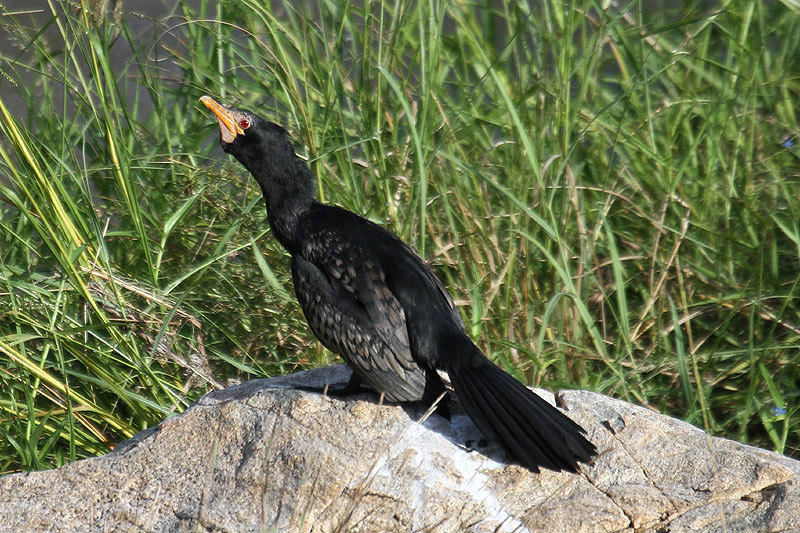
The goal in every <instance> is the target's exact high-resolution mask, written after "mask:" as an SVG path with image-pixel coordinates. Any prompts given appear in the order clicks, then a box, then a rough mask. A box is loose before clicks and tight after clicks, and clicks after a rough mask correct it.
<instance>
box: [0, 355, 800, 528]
mask: <svg viewBox="0 0 800 533" xmlns="http://www.w3.org/2000/svg"><path fill="white" fill-rule="evenodd" d="M348 376H349V370H347V369H346V368H345V367H343V366H334V367H326V368H322V369H317V370H313V371H309V372H301V373H298V374H294V375H292V376H284V377H281V378H273V379H266V380H262V379H260V380H253V381H249V382H247V383H244V384H242V385H238V386H235V387H230V388H228V389H226V390H223V391H219V392H214V393H211V394H208V395H206V396H204V397H203V398H201V399H200V400H199V401H198V402H197V403H196V404H195V405H193V406H192V407H191V408H190V409H188V410H187V411H186V412H184V413H183V414H180V415H177V416H175V417H173V418H170V419H169V420H166V421H164V422H163V423H161V424H159V425H158V426H156V427H154V428H150V429H148V430H146V431H143V432H141V433H139V434H138V435H136V436H135V437H134V438H133V439H131V440H129V441H126V442H125V443H122V444H120V445H119V446H118V447H117V449H116V450H114V452H112V453H110V454H108V455H106V456H103V457H97V458H93V459H86V460H83V461H77V462H75V463H72V464H70V465H67V466H65V467H63V468H59V469H56V470H50V471H44V472H31V473H24V474H14V475H8V476H5V477H2V478H0V530H2V531H42V530H46V531H201V530H207V531H231V532H233V531H320V532H328V531H369V532H372V531H653V532H656V531H671V532H676V531H798V530H800V463H799V462H797V461H793V460H791V459H788V458H786V457H783V456H780V455H777V454H775V453H771V452H767V451H764V450H760V449H757V448H752V447H749V446H745V445H742V444H738V443H736V442H732V441H728V440H725V439H720V438H714V437H709V436H707V435H706V434H705V433H703V432H702V431H700V430H699V429H697V428H695V427H693V426H691V425H689V424H686V423H684V422H681V421H678V420H675V419H672V418H669V417H666V416H662V415H659V414H657V413H654V412H652V411H649V410H647V409H644V408H641V407H636V406H633V405H630V404H628V403H625V402H622V401H619V400H614V399H611V398H608V397H605V396H602V395H599V394H594V393H590V392H582V391H564V392H562V393H560V394H559V400H560V405H561V406H562V407H563V408H564V409H566V411H567V412H568V414H569V416H570V417H572V418H573V419H574V420H575V421H576V422H578V423H579V424H581V425H582V426H583V427H584V428H587V430H588V436H589V438H590V439H591V440H592V442H594V443H595V445H596V446H597V448H598V450H599V451H600V454H599V456H598V457H597V458H596V460H595V461H594V463H593V464H592V465H584V466H583V468H582V472H581V473H580V474H568V473H557V472H551V471H542V472H541V473H539V474H533V473H531V472H529V471H528V470H526V469H524V468H522V467H519V466H516V465H513V464H507V463H505V462H504V461H506V458H505V456H504V453H503V452H502V450H500V449H499V448H497V447H496V445H494V444H493V443H491V442H488V443H487V442H486V441H485V439H483V438H482V437H481V436H480V434H479V433H478V432H477V429H475V427H474V426H473V425H472V423H471V422H470V421H469V419H468V418H467V417H466V416H465V415H463V414H460V413H458V412H454V414H453V416H452V417H451V420H450V421H448V420H446V419H443V418H441V417H439V416H438V415H433V416H431V417H430V418H428V419H427V420H426V421H425V422H424V423H422V424H419V423H417V420H419V419H420V418H421V417H422V416H423V415H424V412H423V410H422V409H421V408H418V407H409V406H405V407H400V406H396V405H380V403H379V402H378V400H377V397H376V396H375V395H372V394H360V395H355V396H350V397H347V398H345V399H339V398H330V397H326V396H323V395H322V394H319V393H314V392H306V391H301V390H293V387H295V386H298V385H301V386H321V385H322V384H324V383H326V382H327V383H340V382H343V381H345V380H346V379H347V377H348ZM537 392H540V391H537ZM541 394H542V395H543V396H545V397H547V395H548V393H545V392H543V391H542V392H541ZM550 399H551V400H552V395H550Z"/></svg>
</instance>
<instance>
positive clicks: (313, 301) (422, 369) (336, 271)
mask: <svg viewBox="0 0 800 533" xmlns="http://www.w3.org/2000/svg"><path fill="white" fill-rule="evenodd" d="M200 100H201V101H202V102H203V103H204V104H205V105H206V106H207V107H208V108H209V109H211V111H213V112H214V114H215V115H216V117H217V120H218V122H219V129H220V139H221V145H222V149H223V150H224V151H225V152H227V153H229V154H232V155H233V156H234V157H235V158H236V159H238V160H239V162H240V163H241V164H242V165H244V166H245V168H247V170H248V171H250V173H251V174H252V175H253V177H254V178H255V179H256V181H257V182H258V184H259V185H260V186H261V191H262V192H263V194H264V200H266V203H267V218H268V219H269V224H270V226H271V228H272V232H273V234H274V235H275V238H277V239H278V241H280V243H281V244H282V245H283V246H284V248H286V250H287V251H288V252H289V253H290V254H291V256H292V279H293V280H294V287H295V293H296V295H297V299H298V300H299V302H300V306H301V307H302V308H303V313H304V314H305V317H306V320H307V321H308V324H309V326H311V330H312V331H313V332H314V334H315V335H316V336H317V338H318V339H319V340H320V341H321V342H322V344H324V345H325V346H326V347H327V348H328V349H330V350H331V351H333V352H335V353H337V354H339V355H340V356H341V357H342V358H343V359H344V360H345V361H346V362H347V364H348V365H349V366H350V368H352V370H353V377H352V378H351V380H350V383H349V384H348V386H347V387H346V389H351V388H353V387H356V388H357V387H358V384H359V382H363V383H366V384H367V385H369V386H370V387H371V388H372V389H373V390H375V391H376V392H378V393H383V394H384V395H385V398H386V399H387V400H389V401H397V402H409V401H422V400H425V401H431V400H433V399H435V398H436V397H438V396H439V394H440V393H442V392H444V391H445V390H446V389H445V385H444V383H443V381H442V378H441V377H440V375H439V373H438V372H437V371H442V372H444V373H446V375H447V377H448V378H449V380H450V382H451V384H452V388H453V389H454V390H455V393H456V395H457V396H458V399H459V400H460V401H461V403H462V405H463V406H464V410H465V411H466V412H467V414H468V415H469V416H470V418H471V419H472V421H473V422H474V423H475V425H476V426H478V428H479V429H480V430H481V431H482V432H483V433H484V434H485V435H486V436H489V437H495V438H497V439H498V440H499V441H500V442H501V443H502V444H503V445H504V446H505V448H506V450H507V451H508V452H510V453H511V455H512V456H513V457H514V458H516V460H517V461H518V462H519V463H521V464H522V465H524V466H526V467H528V468H529V469H531V470H533V471H534V472H538V471H539V467H545V468H549V469H552V470H569V471H573V472H574V471H576V468H577V463H578V461H582V462H588V461H589V460H590V459H591V457H592V456H593V455H594V454H595V453H596V449H595V447H594V445H592V443H590V442H589V441H588V440H586V439H585V438H584V436H583V434H585V431H584V429H583V428H581V427H580V426H579V425H577V424H576V423H575V422H573V421H572V420H570V419H569V418H567V417H566V416H565V415H564V414H562V413H561V411H559V410H558V409H556V408H554V407H552V406H551V405H550V404H549V403H547V402H546V401H545V400H543V399H541V398H540V397H539V396H537V395H536V394H535V393H533V392H531V391H530V390H528V389H527V388H526V387H525V386H524V385H522V384H521V383H520V382H519V381H517V380H516V379H514V378H513V377H511V376H510V375H509V374H507V373H506V372H504V371H503V370H501V369H500V368H499V367H498V366H496V365H495V364H493V363H492V362H491V361H489V360H488V359H487V358H486V356H485V355H483V353H482V352H481V351H480V350H479V349H478V348H477V347H476V346H475V345H474V344H473V343H472V341H471V340H470V339H469V338H468V337H467V335H466V332H465V328H464V323H463V321H462V320H461V315H460V314H459V312H458V310H457V309H456V307H455V305H454V304H453V298H452V297H451V296H450V294H449V293H448V292H447V289H445V287H444V285H443V284H442V282H441V281H439V279H438V278H437V277H436V276H435V275H434V273H433V271H432V270H431V269H430V267H429V266H428V265H427V264H426V263H425V262H424V261H423V260H422V259H421V258H420V257H419V256H418V255H417V254H416V253H415V252H414V251H413V250H412V249H411V248H410V247H409V246H408V245H407V244H405V243H404V242H403V241H401V240H400V239H399V238H397V237H396V236H395V235H393V234H392V233H390V232H389V231H387V230H386V229H384V228H382V227H380V226H378V225H376V224H373V223H372V222H370V221H368V220H366V219H365V218H362V217H360V216H359V215H356V214H355V213H351V212H350V211H346V210H345V209H342V208H340V207H336V206H332V205H326V204H323V203H320V202H318V201H317V200H316V198H315V196H316V182H317V180H316V178H315V176H314V175H313V174H312V173H311V170H310V169H309V168H308V167H307V166H306V164H305V163H304V162H303V161H302V160H300V159H299V158H298V157H297V155H296V154H295V152H294V149H293V148H292V143H291V140H290V138H289V134H288V133H287V132H286V130H284V129H283V128H281V127H280V126H278V125H277V124H274V123H272V122H269V121H267V120H264V119H263V118H261V117H259V116H257V115H255V114H253V113H250V112H248V111H243V110H241V109H236V108H231V107H226V106H223V105H221V104H219V103H217V102H215V101H214V100H213V99H212V98H211V97H209V96H203V97H202V98H201V99H200Z"/></svg>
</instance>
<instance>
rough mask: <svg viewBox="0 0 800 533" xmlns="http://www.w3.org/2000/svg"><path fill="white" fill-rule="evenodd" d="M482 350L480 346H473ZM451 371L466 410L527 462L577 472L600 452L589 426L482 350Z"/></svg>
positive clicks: (530, 465) (535, 467)
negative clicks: (478, 356)
mask: <svg viewBox="0 0 800 533" xmlns="http://www.w3.org/2000/svg"><path fill="white" fill-rule="evenodd" d="M474 349H475V350H477V348H474ZM472 362H473V363H474V364H466V365H454V366H455V368H451V369H449V370H448V374H449V377H450V380H451V382H452V385H453V388H454V389H455V392H456V395H457V396H458V398H459V400H460V401H461V403H462V405H463V406H464V410H465V411H466V412H467V414H468V415H469V416H470V418H471V419H472V421H473V422H474V423H475V425H476V426H478V429H480V430H481V431H482V432H483V433H484V434H486V435H487V436H491V437H496V438H497V439H498V440H499V441H500V442H501V443H502V444H503V445H504V446H505V448H506V449H507V450H508V451H509V452H510V453H511V454H512V455H513V456H514V457H515V458H516V459H517V460H518V461H519V462H520V463H521V464H522V465H524V466H526V467H528V468H530V469H531V470H533V471H534V472H538V471H539V467H544V468H549V469H551V470H567V471H570V472H575V471H576V470H577V466H578V462H579V461H580V462H587V461H589V460H590V459H591V458H592V456H593V455H594V454H595V453H596V452H597V450H596V448H595V447H594V445H593V444H592V443H591V442H589V441H588V440H586V438H585V437H584V436H583V435H584V434H585V433H586V432H585V430H584V429H583V428H582V427H581V426H579V425H578V424H576V423H575V422H573V421H572V420H570V419H569V418H568V417H567V416H566V415H564V414H563V413H562V412H561V411H559V410H558V409H556V408H555V407H553V406H552V405H550V404H549V403H548V402H547V401H545V400H543V399H542V398H540V397H539V396H538V395H536V394H535V393H534V392H532V391H530V390H529V389H528V388H527V387H525V386H524V385H523V384H522V383H520V382H519V381H517V380H516V379H514V378H513V377H511V376H510V375H508V374H507V373H505V372H504V371H503V370H502V369H500V368H499V367H497V366H495V365H494V364H492V363H491V362H490V361H489V360H488V359H485V358H484V357H483V355H481V360H477V361H476V360H475V359H473V361H472Z"/></svg>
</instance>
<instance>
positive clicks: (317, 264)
mask: <svg viewBox="0 0 800 533" xmlns="http://www.w3.org/2000/svg"><path fill="white" fill-rule="evenodd" d="M292 271H293V275H294V278H295V291H296V293H297V297H298V300H299V301H300V304H301V306H302V307H303V311H304V313H305V314H306V318H307V319H308V322H309V325H310V326H311V328H312V329H313V330H314V333H315V334H316V335H317V337H319V339H320V340H321V341H322V342H323V344H325V345H326V346H327V347H328V348H330V349H331V350H333V351H335V352H337V353H339V355H341V356H342V357H343V358H344V359H345V360H347V361H348V362H349V363H351V366H354V367H359V368H360V369H361V370H362V372H360V373H361V374H362V376H363V378H364V380H365V381H367V383H368V384H369V385H370V386H372V387H373V388H377V389H379V390H383V391H386V390H387V389H388V388H389V387H398V386H399V385H398V384H397V383H395V382H394V381H398V382H404V383H405V386H406V387H411V388H412V389H414V394H413V395H417V394H421V390H419V391H418V390H417V389H418V388H420V387H421V388H424V369H422V368H421V367H420V365H419V364H418V363H417V362H416V361H415V360H414V358H413V356H412V353H411V348H410V343H409V338H408V329H407V325H406V315H405V312H404V310H403V307H402V305H401V304H400V302H399V301H398V300H397V298H396V297H395V296H394V294H393V293H392V291H391V290H390V289H389V287H388V286H387V284H386V275H385V272H384V271H383V268H382V267H381V265H380V264H379V262H378V261H377V260H376V258H375V256H373V255H372V254H370V252H369V250H365V249H364V247H363V243H360V242H358V241H353V240H351V239H346V238H342V237H341V235H340V234H339V233H338V232H337V231H336V229H335V228H334V229H331V228H322V229H320V230H318V231H315V232H314V235H313V238H307V239H305V244H304V245H303V249H302V250H301V254H300V255H297V256H295V257H294V258H293V261H292ZM370 372H372V373H373V375H369V374H370ZM390 374H394V375H395V376H396V378H395V377H392V376H391V375H390ZM376 376H377V378H376ZM370 378H375V379H377V381H379V382H381V381H382V382H384V383H385V384H386V385H389V384H388V383H386V382H387V381H391V382H392V383H391V385H389V387H387V386H382V383H375V382H373V380H372V379H370ZM410 392H411V391H409V393H410ZM415 399H419V398H415Z"/></svg>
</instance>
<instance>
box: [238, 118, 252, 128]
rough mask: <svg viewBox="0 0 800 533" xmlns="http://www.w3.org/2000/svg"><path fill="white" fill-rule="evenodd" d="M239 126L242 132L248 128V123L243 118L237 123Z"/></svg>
mask: <svg viewBox="0 0 800 533" xmlns="http://www.w3.org/2000/svg"><path fill="white" fill-rule="evenodd" d="M239 126H241V127H242V129H243V130H246V129H247V128H249V127H250V121H249V120H247V119H246V118H243V119H242V120H240V121H239Z"/></svg>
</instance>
